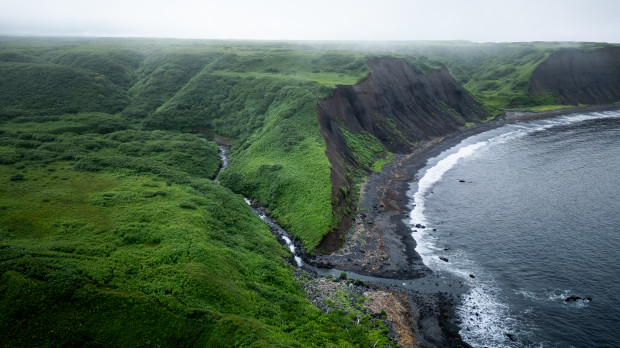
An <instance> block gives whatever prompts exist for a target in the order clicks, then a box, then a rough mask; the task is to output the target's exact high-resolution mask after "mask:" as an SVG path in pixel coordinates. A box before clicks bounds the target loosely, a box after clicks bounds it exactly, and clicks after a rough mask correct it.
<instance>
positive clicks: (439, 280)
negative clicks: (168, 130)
mask: <svg viewBox="0 0 620 348" xmlns="http://www.w3.org/2000/svg"><path fill="white" fill-rule="evenodd" d="M219 147H220V151H219V154H220V157H221V159H222V166H221V167H220V171H219V172H218V173H217V176H216V180H215V181H217V182H219V181H218V180H217V178H218V177H219V174H220V173H221V171H222V170H224V169H225V168H226V167H227V166H228V163H229V159H228V151H229V150H230V148H229V147H227V146H224V145H221V144H219ZM243 199H244V200H245V202H246V203H247V204H248V205H249V206H250V207H251V208H252V211H253V212H254V213H255V214H256V215H257V216H258V217H259V218H260V219H261V220H263V221H264V222H265V223H266V224H267V226H268V227H269V229H270V231H271V232H272V233H273V234H274V236H276V238H278V240H279V241H280V243H281V244H282V245H285V246H286V247H287V248H288V249H289V251H290V252H291V255H292V256H293V260H294V262H295V265H296V266H297V267H298V268H302V269H304V270H307V271H310V272H314V273H316V274H318V275H320V276H324V277H330V276H332V277H335V278H344V277H345V276H346V279H356V280H360V281H363V282H368V283H379V284H384V285H387V286H388V287H391V288H401V289H409V290H415V291H417V292H421V293H436V292H447V293H452V294H457V295H460V294H462V293H465V292H466V291H467V286H466V284H465V283H464V282H462V280H460V279H459V278H457V277H455V276H453V275H452V274H450V273H448V272H435V273H432V274H429V275H427V276H424V277H418V278H414V279H392V278H383V277H377V276H369V275H364V274H359V273H355V272H352V271H347V270H342V269H338V268H323V267H316V266H313V265H311V264H309V263H307V262H304V259H307V258H308V256H307V255H305V254H303V251H302V252H301V253H300V252H299V251H300V250H301V246H300V245H296V243H295V242H294V238H293V237H292V236H291V235H290V233H289V232H288V231H286V230H285V229H284V228H283V227H282V226H280V225H279V224H278V223H277V222H276V221H275V220H273V219H272V218H271V217H269V215H268V214H267V212H266V211H265V208H264V207H262V206H260V205H259V204H258V203H257V202H255V201H252V200H250V199H249V198H247V197H244V198H243Z"/></svg>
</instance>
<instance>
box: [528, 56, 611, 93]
mask: <svg viewBox="0 0 620 348" xmlns="http://www.w3.org/2000/svg"><path fill="white" fill-rule="evenodd" d="M619 57H620V47H605V48H600V49H595V50H579V49H566V50H561V51H557V52H554V53H553V54H552V55H551V56H550V57H549V58H548V59H547V60H546V61H544V62H543V63H541V64H540V65H539V66H538V67H537V68H536V70H534V72H533V73H532V77H531V80H530V88H529V92H530V94H532V95H534V96H536V95H541V94H544V93H552V94H553V96H554V97H555V98H556V100H557V102H558V104H566V105H578V104H605V103H613V102H617V101H620V59H618V58H619Z"/></svg>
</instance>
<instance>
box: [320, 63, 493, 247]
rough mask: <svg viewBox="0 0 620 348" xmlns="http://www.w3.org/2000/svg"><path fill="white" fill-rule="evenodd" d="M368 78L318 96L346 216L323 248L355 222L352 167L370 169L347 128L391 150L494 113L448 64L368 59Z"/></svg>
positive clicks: (340, 209) (337, 195)
mask: <svg viewBox="0 0 620 348" xmlns="http://www.w3.org/2000/svg"><path fill="white" fill-rule="evenodd" d="M368 65H369V66H370V68H371V73H370V75H369V77H368V78H367V79H366V80H364V81H363V82H361V83H359V84H356V85H353V86H339V87H338V88H337V89H336V90H335V91H334V93H333V95H332V97H330V98H328V99H325V100H321V101H319V104H318V106H317V110H316V113H317V118H318V120H319V124H320V126H321V134H322V135H323V137H324V138H325V142H326V146H327V151H326V152H327V157H328V159H329V161H330V163H331V166H332V167H331V182H332V209H333V211H334V214H337V215H340V216H342V219H341V220H340V223H339V226H338V228H336V229H335V230H334V231H332V232H331V233H329V234H328V235H327V236H326V237H325V238H324V239H323V242H322V243H321V245H320V246H319V249H322V251H326V252H332V251H334V250H336V249H338V247H339V246H340V245H341V244H342V243H341V241H342V238H341V236H342V234H343V233H346V231H347V230H348V229H349V228H350V227H351V222H352V219H353V217H352V216H353V215H354V214H352V213H351V210H350V208H351V207H350V205H351V202H355V201H356V199H352V198H353V197H351V196H350V195H357V194H358V193H357V192H355V190H354V189H353V184H354V183H353V182H352V181H353V179H352V178H351V172H352V170H354V169H360V168H361V169H363V170H369V169H370V168H363V167H362V166H361V164H360V163H358V162H357V161H356V159H355V157H354V155H353V153H352V152H351V149H350V147H349V146H348V145H347V139H346V137H345V135H344V133H343V130H344V131H348V132H351V133H353V134H361V133H364V134H366V133H367V134H370V135H372V136H374V137H376V138H377V139H378V140H379V141H381V143H383V145H385V146H386V147H387V148H388V149H389V150H390V151H392V152H400V153H403V152H408V151H411V150H412V149H413V148H414V147H415V145H416V144H417V142H418V141H420V140H424V139H428V138H431V137H436V136H441V135H446V134H448V133H450V132H453V131H455V130H457V129H459V128H460V127H464V126H465V125H466V124H467V123H470V122H479V121H481V120H484V119H486V118H488V117H489V116H490V114H489V112H488V111H486V110H485V109H484V108H483V107H482V106H481V105H480V104H479V103H478V102H476V101H475V100H474V99H473V98H472V97H471V96H470V95H469V94H468V93H467V92H466V91H465V90H464V89H463V88H462V87H461V86H460V85H459V84H458V83H457V82H456V81H455V80H454V78H452V76H451V75H450V73H449V72H448V70H447V69H446V68H445V67H442V68H440V69H430V70H428V71H422V70H421V69H418V68H416V67H413V66H411V65H410V64H409V63H408V62H407V61H406V60H405V59H400V58H380V59H375V60H371V61H369V62H368Z"/></svg>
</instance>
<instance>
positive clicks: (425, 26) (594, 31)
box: [0, 0, 620, 43]
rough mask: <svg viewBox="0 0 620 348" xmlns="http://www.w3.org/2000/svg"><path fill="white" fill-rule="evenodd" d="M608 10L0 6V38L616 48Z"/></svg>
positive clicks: (487, 3)
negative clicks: (590, 45) (417, 42)
mask: <svg viewBox="0 0 620 348" xmlns="http://www.w3.org/2000/svg"><path fill="white" fill-rule="evenodd" d="M619 13H620V1H617V0H586V1H582V0H561V1H560V0H547V1H545V0H537V1H532V0H521V1H502V0H469V1H468V0H462V1H457V0H434V1H430V0H429V1H405V0H383V1H362V0H357V1H350V0H344V1H338V0H331V1H326V0H314V1H291V0H287V1H285V0H262V1H249V0H226V1H199V0H175V1H163V0H148V1H146V0H107V1H90V0H54V1H49V0H19V1H15V0H0V35H11V36H13V35H17V36H96V37H101V36H104V37H165V38H201V39H250V40H370V41H382V40H470V41H476V42H510V41H596V42H615V43H620V21H619V20H618V19H617V16H618V14H619Z"/></svg>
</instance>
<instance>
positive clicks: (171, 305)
mask: <svg viewBox="0 0 620 348" xmlns="http://www.w3.org/2000/svg"><path fill="white" fill-rule="evenodd" d="M117 118H118V116H112V115H106V114H79V115H65V116H51V117H49V116H48V117H38V118H36V119H35V120H34V121H33V120H25V119H23V118H22V119H21V120H19V122H6V121H5V122H3V123H2V124H1V125H0V155H1V157H0V163H2V166H0V178H2V180H0V308H1V309H2V310H0V337H2V340H3V341H2V344H3V345H7V346H48V345H49V346H56V345H89V346H104V345H105V346H110V345H112V346H153V345H165V346H195V345H199V346H249V345H255V346H320V347H323V346H332V345H345V346H346V345H353V344H359V345H369V344H371V343H370V340H371V337H372V340H373V342H375V341H377V339H380V341H381V345H384V344H386V343H388V339H387V338H386V337H385V336H383V334H382V333H381V331H380V329H375V328H374V327H375V326H376V325H377V323H376V320H375V319H372V318H370V316H368V318H365V319H364V320H363V321H362V324H361V325H357V324H356V323H355V322H354V321H353V320H352V318H348V317H346V315H345V314H344V313H342V312H335V313H332V314H331V315H327V314H324V313H322V312H321V311H320V310H318V309H317V308H316V307H314V306H313V305H312V304H311V303H310V302H308V301H306V300H305V298H304V297H305V294H304V293H303V291H302V290H301V289H300V285H299V284H298V283H297V282H296V281H295V280H294V277H293V274H292V272H291V270H292V267H291V266H290V265H289V264H287V263H286V262H285V261H284V260H283V257H284V256H287V255H288V252H287V251H286V249H285V248H283V247H282V246H280V245H279V244H278V243H277V242H276V240H275V238H273V236H272V235H271V233H270V231H269V229H268V227H267V226H266V225H265V224H264V223H263V222H262V220H260V219H259V218H258V217H257V216H256V215H255V214H254V213H253V212H252V211H251V209H250V207H249V206H248V205H247V204H246V203H245V202H244V201H243V199H242V197H241V196H238V195H235V194H233V193H232V192H231V191H230V190H228V189H227V188H225V187H223V186H221V185H219V184H217V183H215V182H213V181H212V180H210V179H211V178H213V177H214V176H215V174H216V172H217V170H218V168H219V165H220V160H219V156H218V154H217V151H218V148H217V146H216V145H215V144H214V143H212V142H209V141H207V140H206V139H204V138H203V137H202V136H199V135H192V134H181V133H178V132H175V131H160V130H155V131H137V130H130V129H124V128H127V126H128V125H127V124H126V123H118V124H116V126H115V127H109V126H107V127H103V128H102V127H97V125H99V123H92V121H93V119H95V120H99V121H104V120H105V119H112V120H115V119H117Z"/></svg>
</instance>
